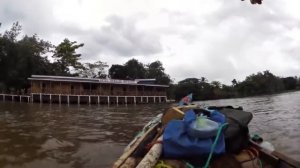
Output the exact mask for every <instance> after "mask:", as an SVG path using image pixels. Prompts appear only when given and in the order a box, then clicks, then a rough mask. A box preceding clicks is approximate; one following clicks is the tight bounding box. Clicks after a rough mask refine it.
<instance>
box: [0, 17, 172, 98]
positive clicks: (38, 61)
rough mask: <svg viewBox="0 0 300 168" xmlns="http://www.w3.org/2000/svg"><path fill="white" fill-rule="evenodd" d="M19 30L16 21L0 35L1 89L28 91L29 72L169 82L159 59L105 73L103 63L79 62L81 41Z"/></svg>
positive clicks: (134, 61)
mask: <svg viewBox="0 0 300 168" xmlns="http://www.w3.org/2000/svg"><path fill="white" fill-rule="evenodd" d="M0 26H1V24H0ZM21 31H22V27H21V25H20V24H19V23H18V22H16V23H14V24H13V25H12V27H11V29H9V30H6V31H5V32H4V33H3V34H0V73H1V74H0V92H8V93H12V92H16V93H21V92H27V89H28V88H29V82H28V80H27V78H28V77H30V76H31V75H32V74H35V75H61V76H80V77H88V78H107V77H110V78H113V79H137V78H155V79H157V84H169V83H170V82H171V80H170V76H169V75H167V74H166V73H165V72H164V68H163V65H162V63H161V62H160V61H155V62H152V63H150V64H147V65H144V64H142V63H140V62H138V61H137V60H135V59H131V60H129V61H128V62H126V63H125V64H124V65H112V66H111V67H110V69H109V73H106V69H107V68H108V65H107V63H105V62H102V61H99V60H98V61H95V62H94V63H82V62H81V61H80V58H81V54H79V53H77V52H76V51H77V49H79V48H81V47H83V46H84V44H83V43H77V42H76V41H70V40H69V39H64V40H63V41H62V42H61V43H60V44H58V45H57V46H55V45H53V44H51V43H50V42H48V41H45V40H43V39H40V38H39V37H38V36H37V35H36V34H35V35H32V36H28V35H24V36H22V37H20V33H21ZM50 60H51V61H50Z"/></svg>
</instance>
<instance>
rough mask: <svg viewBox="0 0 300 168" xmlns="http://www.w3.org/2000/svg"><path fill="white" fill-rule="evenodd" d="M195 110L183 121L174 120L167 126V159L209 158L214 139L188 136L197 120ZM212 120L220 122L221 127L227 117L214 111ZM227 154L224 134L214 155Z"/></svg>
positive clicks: (165, 133)
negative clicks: (190, 128) (189, 130)
mask: <svg viewBox="0 0 300 168" xmlns="http://www.w3.org/2000/svg"><path fill="white" fill-rule="evenodd" d="M196 117H197V116H196V114H195V113H194V111H193V110H189V111H187V112H186V113H185V116H184V119H183V120H172V121H170V122H169V123H168V124H167V127H166V128H165V130H164V133H163V155H164V157H167V158H188V157H193V158H194V157H201V156H208V155H209V153H210V150H211V146H212V144H213V142H214V140H215V138H214V137H212V138H207V139H199V138H194V137H190V136H189V135H188V134H187V129H188V127H189V125H190V124H191V123H192V122H193V121H195V120H196ZM209 119H210V120H213V121H215V122H218V123H219V124H220V125H221V124H224V123H225V116H224V115H223V114H221V113H220V112H218V111H213V112H212V113H211V115H210V117H209ZM224 152H225V140H224V135H223V133H222V134H221V135H220V137H219V139H218V141H217V144H216V146H215V149H214V151H213V154H217V155H219V154H222V153H224Z"/></svg>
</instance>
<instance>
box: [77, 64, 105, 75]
mask: <svg viewBox="0 0 300 168" xmlns="http://www.w3.org/2000/svg"><path fill="white" fill-rule="evenodd" d="M107 67H108V65H107V63H106V62H101V61H97V62H95V63H85V64H84V65H83V68H82V69H81V70H80V72H79V75H80V76H81V77H86V78H106V77H107V74H106V73H105V69H106V68H107Z"/></svg>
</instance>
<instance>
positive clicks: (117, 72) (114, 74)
mask: <svg viewBox="0 0 300 168" xmlns="http://www.w3.org/2000/svg"><path fill="white" fill-rule="evenodd" d="M108 74H109V77H110V78H112V79H126V78H127V73H126V71H125V67H124V66H123V65H118V64H116V65H112V66H111V67H110V68H109V70H108Z"/></svg>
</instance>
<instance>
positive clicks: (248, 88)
mask: <svg viewBox="0 0 300 168" xmlns="http://www.w3.org/2000/svg"><path fill="white" fill-rule="evenodd" d="M296 89H300V78H298V77H278V76H275V75H273V74H272V73H271V72H269V71H264V72H258V73H257V74H252V75H249V76H247V77H246V79H245V80H244V81H241V82H238V81H237V80H236V79H233V80H232V85H229V86H228V85H224V84H221V83H220V82H218V81H212V82H210V83H209V82H208V81H207V80H206V78H204V77H202V78H201V79H198V78H187V79H184V80H182V81H180V82H178V84H176V85H171V90H172V93H173V94H172V96H173V98H175V99H176V100H179V99H180V98H182V97H184V96H185V95H187V94H189V93H193V98H194V100H210V99H221V98H233V97H245V96H254V95H262V94H272V93H278V92H283V91H288V90H296Z"/></svg>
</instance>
